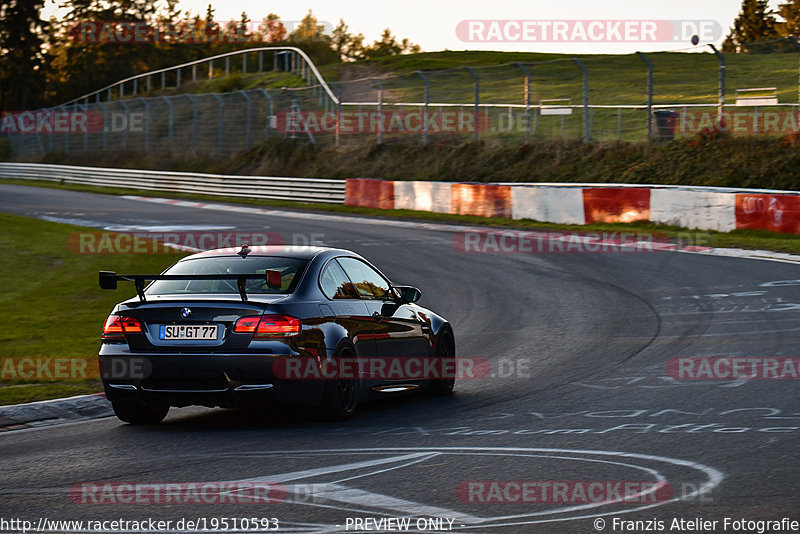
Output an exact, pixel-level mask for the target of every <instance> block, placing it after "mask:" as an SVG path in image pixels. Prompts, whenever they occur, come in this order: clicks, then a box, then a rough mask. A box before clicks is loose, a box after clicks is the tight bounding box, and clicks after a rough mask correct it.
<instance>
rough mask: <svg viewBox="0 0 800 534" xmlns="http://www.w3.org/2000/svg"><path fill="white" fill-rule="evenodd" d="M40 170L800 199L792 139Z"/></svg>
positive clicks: (440, 143) (122, 162)
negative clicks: (750, 191) (607, 188)
mask: <svg viewBox="0 0 800 534" xmlns="http://www.w3.org/2000/svg"><path fill="white" fill-rule="evenodd" d="M38 161H41V162H44V163H66V164H73V165H88V166H105V167H123V168H144V169H156V170H175V171H192V172H207V173H219V174H241V175H260V176H297V177H316V178H355V177H370V178H383V179H387V180H435V181H474V182H605V183H615V182H617V183H642V184H677V185H701V186H720V187H745V188H768V189H789V190H800V173H798V171H797V169H798V168H800V142H798V140H797V138H796V137H789V138H756V137H751V138H739V137H727V136H722V137H716V138H715V137H712V136H707V135H697V136H695V137H694V138H692V139H690V140H688V141H672V142H667V143H658V144H653V145H646V144H633V143H599V142H597V143H580V142H566V141H550V142H545V141H541V142H534V143H532V144H529V145H521V144H514V145H512V144H505V143H501V142H497V141H479V142H477V143H476V142H470V141H459V140H453V139H441V140H433V141H431V143H429V144H428V145H422V144H421V143H420V142H419V140H418V139H410V138H406V139H402V140H392V141H391V142H387V143H384V144H382V145H378V144H375V143H374V142H370V143H368V144H364V145H359V146H343V147H340V148H338V149H337V148H318V147H316V146H314V145H310V144H308V143H303V142H300V141H292V140H290V139H287V140H271V141H268V142H264V143H261V144H259V145H257V146H255V147H253V148H251V149H250V150H248V151H246V152H242V153H240V154H237V155H232V156H229V157H216V156H214V155H209V154H192V153H187V152H183V153H178V152H174V153H163V152H162V153H141V152H125V151H115V152H113V153H107V154H105V155H101V156H97V155H85V154H81V153H70V154H69V155H67V154H64V153H51V154H48V155H47V156H45V157H43V158H39V159H38Z"/></svg>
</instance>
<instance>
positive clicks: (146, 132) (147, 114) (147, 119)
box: [139, 98, 172, 152]
mask: <svg viewBox="0 0 800 534" xmlns="http://www.w3.org/2000/svg"><path fill="white" fill-rule="evenodd" d="M139 100H141V102H142V104H144V150H145V152H147V151H148V150H150V103H149V102H148V101H147V99H146V98H140V99H139ZM169 114H170V131H171V130H172V124H171V123H172V106H170V110H169ZM170 137H172V135H171V132H170ZM170 144H172V139H170Z"/></svg>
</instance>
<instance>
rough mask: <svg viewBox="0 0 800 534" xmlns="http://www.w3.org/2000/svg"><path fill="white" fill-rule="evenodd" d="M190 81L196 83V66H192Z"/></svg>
mask: <svg viewBox="0 0 800 534" xmlns="http://www.w3.org/2000/svg"><path fill="white" fill-rule="evenodd" d="M192 81H193V82H196V81H197V65H192Z"/></svg>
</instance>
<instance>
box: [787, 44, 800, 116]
mask: <svg viewBox="0 0 800 534" xmlns="http://www.w3.org/2000/svg"><path fill="white" fill-rule="evenodd" d="M789 40H790V41H791V42H792V45H794V49H795V51H797V52H800V43H798V42H797V37H794V36H792V35H790V36H789ZM797 103H798V104H800V69H798V72H797Z"/></svg>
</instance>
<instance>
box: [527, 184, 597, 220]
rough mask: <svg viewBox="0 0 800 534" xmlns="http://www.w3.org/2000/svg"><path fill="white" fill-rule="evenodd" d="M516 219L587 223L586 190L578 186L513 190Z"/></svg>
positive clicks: (530, 187) (534, 187)
mask: <svg viewBox="0 0 800 534" xmlns="http://www.w3.org/2000/svg"><path fill="white" fill-rule="evenodd" d="M511 209H512V213H513V214H514V218H515V219H533V220H536V221H542V222H552V223H560V224H585V217H584V212H583V189H581V188H579V187H536V186H520V185H515V186H512V187H511Z"/></svg>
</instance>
